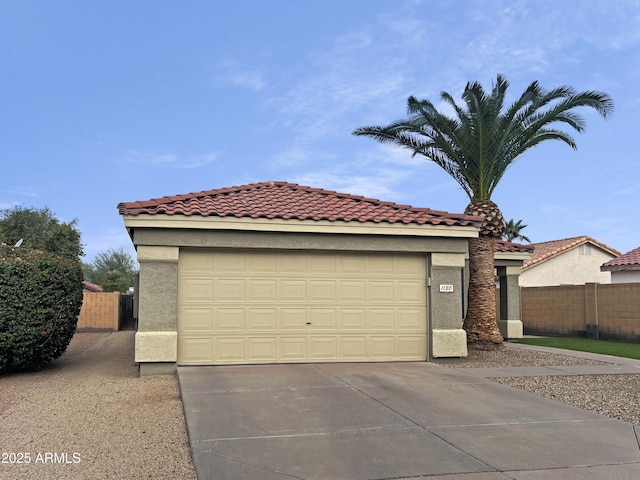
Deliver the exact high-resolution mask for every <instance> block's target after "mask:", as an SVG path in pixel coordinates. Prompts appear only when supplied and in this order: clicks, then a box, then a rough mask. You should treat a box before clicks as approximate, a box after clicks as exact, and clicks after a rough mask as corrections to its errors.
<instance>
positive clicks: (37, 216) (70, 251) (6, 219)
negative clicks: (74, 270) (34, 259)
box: [0, 206, 84, 259]
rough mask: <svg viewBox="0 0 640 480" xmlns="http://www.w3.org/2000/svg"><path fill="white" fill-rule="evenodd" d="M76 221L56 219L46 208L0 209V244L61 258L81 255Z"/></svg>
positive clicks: (82, 253) (77, 257) (76, 257)
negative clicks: (47, 253)
mask: <svg viewBox="0 0 640 480" xmlns="http://www.w3.org/2000/svg"><path fill="white" fill-rule="evenodd" d="M77 223H78V222H77V220H75V219H74V220H72V221H71V222H68V223H64V222H60V221H59V220H58V219H57V218H56V216H55V214H54V213H53V212H52V211H51V210H50V209H49V208H48V207H44V208H42V209H39V210H38V209H35V208H26V207H22V206H20V207H14V208H11V209H4V210H0V243H4V244H7V245H15V244H16V243H18V242H19V241H20V240H22V244H21V245H20V247H21V248H23V249H34V250H45V251H47V252H51V253H54V254H56V255H59V256H61V257H63V258H75V259H79V258H80V257H81V256H83V255H84V252H83V250H82V244H81V243H80V232H79V231H78V228H77Z"/></svg>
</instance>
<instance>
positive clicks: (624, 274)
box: [600, 247, 640, 283]
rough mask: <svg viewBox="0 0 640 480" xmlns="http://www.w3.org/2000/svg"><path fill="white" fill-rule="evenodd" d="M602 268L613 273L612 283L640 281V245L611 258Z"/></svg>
mask: <svg viewBox="0 0 640 480" xmlns="http://www.w3.org/2000/svg"><path fill="white" fill-rule="evenodd" d="M600 270H602V271H603V272H610V273H611V283H637V282H640V247H638V248H636V249H634V250H631V251H630V252H627V253H625V254H624V255H620V256H618V257H616V258H614V259H612V260H609V261H608V262H606V263H604V264H603V265H602V266H601V267H600Z"/></svg>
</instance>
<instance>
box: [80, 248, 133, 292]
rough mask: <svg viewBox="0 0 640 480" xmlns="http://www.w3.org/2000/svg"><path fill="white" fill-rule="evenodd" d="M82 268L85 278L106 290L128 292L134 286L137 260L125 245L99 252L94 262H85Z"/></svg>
mask: <svg viewBox="0 0 640 480" xmlns="http://www.w3.org/2000/svg"><path fill="white" fill-rule="evenodd" d="M82 269H83V271H84V277H85V280H89V281H90V282H93V283H95V284H98V285H100V286H101V287H102V288H103V290H104V291H105V292H121V293H125V292H127V291H128V290H129V287H133V282H134V278H135V274H136V273H137V268H136V262H135V260H134V259H133V257H132V256H131V255H130V254H129V253H128V252H127V251H125V250H124V248H123V247H120V248H119V249H118V250H115V249H113V248H110V249H109V250H107V251H106V252H102V253H99V254H98V255H96V258H95V259H94V260H93V262H91V263H85V264H83V265H82Z"/></svg>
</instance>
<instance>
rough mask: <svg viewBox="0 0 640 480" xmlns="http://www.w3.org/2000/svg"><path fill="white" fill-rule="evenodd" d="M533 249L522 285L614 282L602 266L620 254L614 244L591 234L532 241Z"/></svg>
mask: <svg viewBox="0 0 640 480" xmlns="http://www.w3.org/2000/svg"><path fill="white" fill-rule="evenodd" d="M529 246H530V247H533V253H532V254H531V257H530V258H529V260H527V261H525V262H524V265H523V266H522V273H521V274H520V279H519V281H520V286H521V287H549V286H555V285H584V284H585V283H611V274H610V272H608V271H601V270H600V266H601V265H602V264H603V263H605V262H607V261H609V260H611V259H612V258H615V257H617V256H618V255H620V252H619V251H618V250H616V249H615V248H611V247H610V246H608V245H606V244H604V243H602V242H599V241H598V240H596V239H594V238H591V237H589V236H581V237H572V238H564V239H561V240H552V241H549V242H541V243H533V244H531V245H529Z"/></svg>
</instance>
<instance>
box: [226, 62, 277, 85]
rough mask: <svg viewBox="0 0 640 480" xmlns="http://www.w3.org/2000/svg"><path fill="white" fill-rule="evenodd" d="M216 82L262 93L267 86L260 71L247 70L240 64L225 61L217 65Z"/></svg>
mask: <svg viewBox="0 0 640 480" xmlns="http://www.w3.org/2000/svg"><path fill="white" fill-rule="evenodd" d="M217 70H218V73H217V75H216V82H217V83H218V84H221V85H232V86H234V87H242V88H248V89H249V90H253V91H260V90H262V89H263V88H265V86H266V81H265V79H264V75H263V74H262V73H261V72H259V71H258V70H255V69H251V68H247V67H246V66H244V65H242V64H241V63H240V62H236V61H225V62H221V63H219V64H218V65H217Z"/></svg>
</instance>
